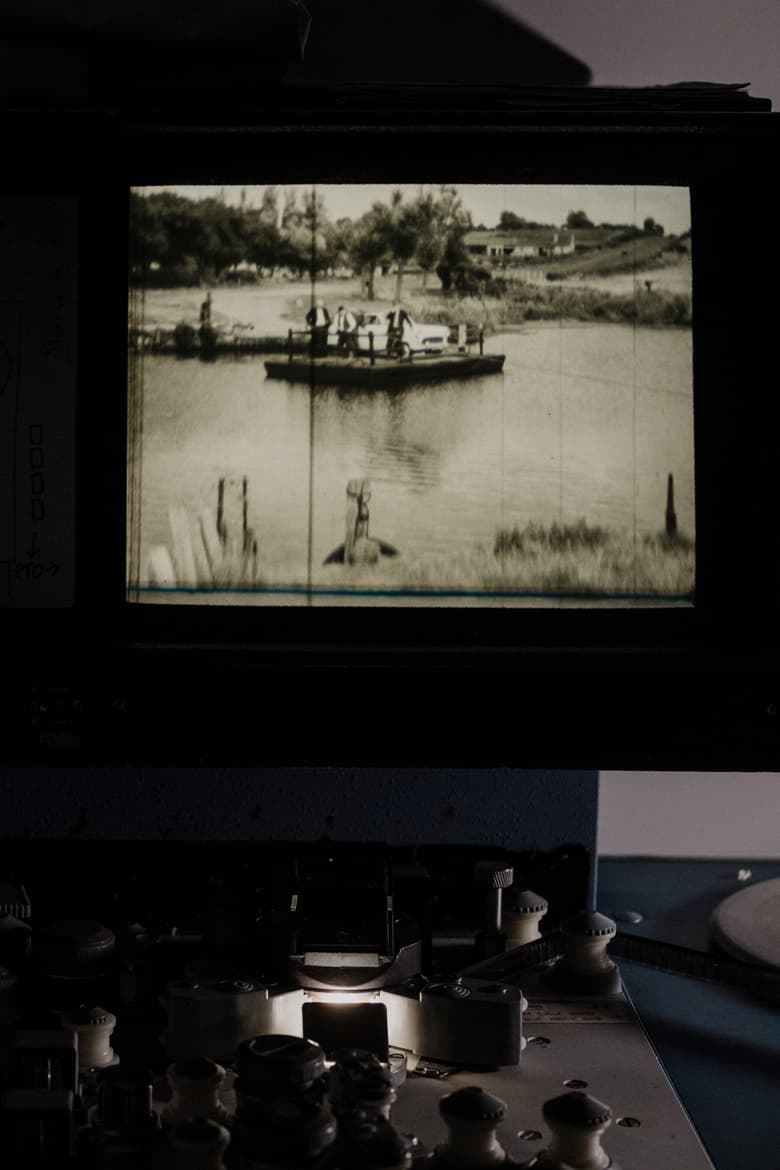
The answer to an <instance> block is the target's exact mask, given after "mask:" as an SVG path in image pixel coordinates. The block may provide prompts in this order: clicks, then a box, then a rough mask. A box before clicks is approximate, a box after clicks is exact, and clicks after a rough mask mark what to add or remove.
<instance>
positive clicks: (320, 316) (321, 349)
mask: <svg viewBox="0 0 780 1170" xmlns="http://www.w3.org/2000/svg"><path fill="white" fill-rule="evenodd" d="M330 322H331V316H330V313H329V312H328V310H327V309H326V308H325V305H324V304H323V303H322V301H315V303H314V304H313V305H312V307H311V308H310V309H309V311H308V313H307V314H306V324H307V325H308V326H309V329H310V330H311V352H312V357H324V356H325V355H326V354H327V352H328V330H329V329H330Z"/></svg>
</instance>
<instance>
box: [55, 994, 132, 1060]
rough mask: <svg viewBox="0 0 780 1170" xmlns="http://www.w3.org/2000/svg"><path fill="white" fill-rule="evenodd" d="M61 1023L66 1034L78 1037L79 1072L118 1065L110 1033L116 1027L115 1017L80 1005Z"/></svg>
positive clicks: (101, 1010)
mask: <svg viewBox="0 0 780 1170" xmlns="http://www.w3.org/2000/svg"><path fill="white" fill-rule="evenodd" d="M62 1023H63V1027H64V1028H65V1029H66V1030H67V1031H68V1032H75V1034H76V1036H77V1037H78V1045H79V1071H80V1072H84V1071H85V1070H87V1069H90V1068H110V1067H111V1066H112V1065H114V1064H119V1057H118V1056H117V1054H116V1053H115V1052H114V1050H113V1048H112V1047H111V1033H112V1032H113V1031H114V1028H115V1027H116V1016H115V1015H112V1013H111V1012H109V1011H106V1009H105V1008H102V1007H97V1006H91V1005H88V1004H82V1005H81V1007H77V1008H76V1009H75V1011H72V1012H69V1013H68V1015H66V1016H65V1017H64V1018H63V1021H62Z"/></svg>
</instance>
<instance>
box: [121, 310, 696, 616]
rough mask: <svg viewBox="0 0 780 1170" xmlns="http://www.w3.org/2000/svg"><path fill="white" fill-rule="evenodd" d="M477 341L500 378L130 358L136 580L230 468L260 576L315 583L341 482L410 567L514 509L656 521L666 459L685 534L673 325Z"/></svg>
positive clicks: (340, 502)
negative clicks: (378, 379) (498, 359)
mask: <svg viewBox="0 0 780 1170" xmlns="http://www.w3.org/2000/svg"><path fill="white" fill-rule="evenodd" d="M487 351H493V352H503V353H505V354H506V362H505V369H504V373H503V374H501V375H495V376H490V377H485V378H476V379H472V380H469V381H463V382H460V381H458V382H451V383H447V382H444V383H439V384H433V385H427V386H426V385H419V386H409V387H406V388H404V389H402V390H396V391H372V392H365V393H364V392H361V391H355V390H346V389H338V388H335V387H319V388H317V390H316V391H314V392H313V393H312V392H311V391H310V389H309V387H308V386H306V385H295V384H288V383H286V382H282V381H274V380H272V379H269V378H267V377H266V376H265V368H264V364H263V358H262V357H260V356H250V357H244V358H239V359H233V358H225V359H220V360H218V361H217V362H215V363H213V364H207V363H201V362H199V361H197V360H177V359H176V358H173V357H169V356H148V357H144V358H143V359H142V361H141V362H140V363H139V365H140V373H141V383H142V390H143V443H142V465H141V469H140V484H141V490H140V493H139V497H138V498H137V499H136V500H135V501H134V509H135V515H136V517H137V519H138V523H139V526H140V528H139V531H140V540H139V549H140V555H139V561H138V564H139V570H138V572H139V577H140V581H141V583H143V582H144V581H145V578H146V569H145V566H146V563H147V560H148V554H149V549H150V548H151V547H152V546H153V545H158V544H168V545H170V532H169V521H168V509H169V508H170V507H171V506H173V505H179V504H181V505H184V506H185V507H186V508H187V509H188V510H189V511H190V512H191V513H192V514H193V515H194V514H196V513H197V512H198V511H199V510H200V509H202V508H204V507H209V508H212V509H215V508H216V501H217V484H218V481H219V478H220V477H221V476H225V475H230V476H246V477H247V480H248V492H249V514H248V521H249V524H250V525H251V526H252V527H253V528H254V529H255V531H256V533H257V534H258V536H259V538H260V541H261V550H260V556H261V562H262V564H263V566H264V570H265V577H266V580H267V581H268V582H269V583H270V584H272V585H275V586H284V585H292V586H297V587H300V586H305V585H306V584H307V582H308V581H309V573H310V572H311V574H312V576H311V581H312V583H314V584H315V585H317V584H322V583H323V582H327V581H328V580H329V578H328V570H324V571H323V569H322V562H323V561H324V559H325V558H326V557H327V556H328V554H329V553H330V552H331V551H332V550H333V549H334V548H335V547H336V546H338V545H339V544H340V543H341V542H342V541H343V540H344V520H345V489H346V484H347V481H348V480H349V479H367V480H370V482H371V489H372V496H371V503H370V533H371V535H372V536H375V537H378V538H380V539H382V540H384V541H387V542H389V543H390V544H392V545H394V546H395V547H396V548H398V549H399V550H400V551H401V552H402V553H403V554H404V557H405V558H406V559H407V560H408V561H409V562H412V563H413V562H415V561H416V560H418V559H419V558H425V557H428V558H430V557H438V558H439V563H440V564H444V565H446V563H447V559H448V558H450V560H451V561H452V563H453V564H455V563H456V562H457V559H458V558H459V557H464V556H466V557H467V556H468V554H469V552H470V550H473V549H474V548H476V547H481V548H488V549H491V550H492V547H493V542H494V540H495V535H496V532H497V531H498V530H499V529H500V528H512V527H513V526H514V525H518V526H519V527H521V528H522V527H523V526H524V525H526V524H527V523H529V522H536V523H540V524H551V523H553V522H555V521H557V522H562V523H570V522H576V521H577V520H579V519H584V520H585V521H586V522H587V523H588V524H589V525H599V526H605V527H606V526H608V527H610V528H613V529H615V530H621V531H626V532H629V533H633V534H634V536H635V537H636V536H641V535H642V534H645V533H655V532H658V531H659V530H661V529H662V528H663V523H664V510H665V507H666V488H667V475H668V474H669V473H670V472H671V473H673V475H674V485H675V507H676V512H677V518H678V525H679V528H680V530H681V531H682V532H683V533H685V534H686V535H687V536H690V537H691V538H692V537H693V536H694V477H693V471H694V466H693V392H692V349H691V332H690V330H686V329H665V328H634V327H631V326H627V325H609V324H590V323H588V324H580V323H562V324H559V323H557V322H556V323H554V322H540V323H529V324H527V325H524V326H522V327H519V328H518V329H516V330H515V331H513V332H507V333H505V334H503V335H501V336H494V337H491V338H490V339H489V341H488V344H487ZM310 503H311V516H310ZM389 563H390V562H389V561H388V564H389ZM444 573H445V576H446V570H444ZM457 583H458V582H457V581H455V580H452V581H447V580H441V582H440V584H441V587H442V588H445V587H446V586H448V585H450V586H452V585H456V584H457ZM146 599H151V598H150V597H149V595H146ZM256 600H259V601H262V600H277V601H278V600H284V598H280V597H279V596H278V595H277V596H275V597H274V598H267V597H266V598H263V597H258V598H256ZM288 600H293V601H294V600H295V598H293V597H291V598H288Z"/></svg>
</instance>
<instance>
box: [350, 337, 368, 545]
mask: <svg viewBox="0 0 780 1170" xmlns="http://www.w3.org/2000/svg"><path fill="white" fill-rule="evenodd" d="M370 336H371V337H373V334H370ZM370 489H371V485H370V484H369V483H368V481H367V480H365V479H350V480H348V482H347V515H346V521H345V527H344V564H345V565H354V563H355V541H356V540H357V529H358V520H359V518H360V513H361V506H362V503H363V497H364V495H365V493H366V492H370Z"/></svg>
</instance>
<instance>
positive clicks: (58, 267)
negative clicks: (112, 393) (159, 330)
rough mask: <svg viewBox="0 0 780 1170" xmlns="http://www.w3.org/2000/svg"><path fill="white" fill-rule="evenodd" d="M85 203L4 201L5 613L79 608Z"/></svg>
mask: <svg viewBox="0 0 780 1170" xmlns="http://www.w3.org/2000/svg"><path fill="white" fill-rule="evenodd" d="M77 213H78V205H77V201H76V200H75V199H67V198H8V199H7V198H0V607H5V608H8V607H11V608H25V609H30V608H32V609H37V608H55V607H65V606H70V605H72V604H73V587H74V570H75V564H74V547H75V414H76V321H77V283H76V282H77V263H78V242H77Z"/></svg>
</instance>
